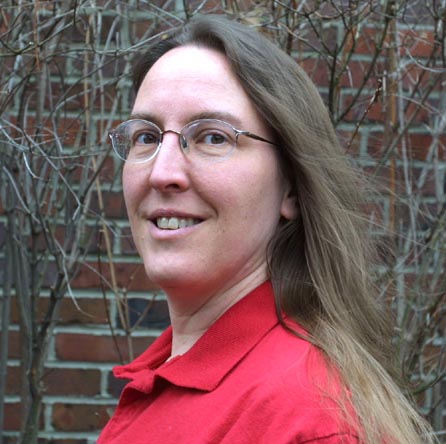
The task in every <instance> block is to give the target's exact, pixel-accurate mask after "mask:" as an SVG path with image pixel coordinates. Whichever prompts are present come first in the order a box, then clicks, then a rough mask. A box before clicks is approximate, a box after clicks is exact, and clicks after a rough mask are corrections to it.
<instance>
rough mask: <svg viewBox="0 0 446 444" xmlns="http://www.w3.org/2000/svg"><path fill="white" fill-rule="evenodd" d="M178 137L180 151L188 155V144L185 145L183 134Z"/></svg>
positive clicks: (185, 140)
mask: <svg viewBox="0 0 446 444" xmlns="http://www.w3.org/2000/svg"><path fill="white" fill-rule="evenodd" d="M179 136H180V146H181V149H182V150H183V151H184V152H185V153H188V152H189V144H188V143H187V139H186V137H184V135H183V134H180V135H179Z"/></svg>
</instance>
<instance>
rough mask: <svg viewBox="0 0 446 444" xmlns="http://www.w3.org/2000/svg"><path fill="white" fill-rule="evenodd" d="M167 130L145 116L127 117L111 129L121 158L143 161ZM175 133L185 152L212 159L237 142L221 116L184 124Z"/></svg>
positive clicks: (153, 150) (150, 155) (192, 155)
mask: <svg viewBox="0 0 446 444" xmlns="http://www.w3.org/2000/svg"><path fill="white" fill-rule="evenodd" d="M169 132H174V131H172V130H166V131H164V132H163V131H161V130H160V129H159V128H158V127H157V126H156V125H155V124H153V123H151V122H148V121H146V120H139V119H135V120H129V121H127V122H124V123H122V124H121V125H120V126H118V128H116V130H115V131H114V132H113V133H112V141H113V146H114V148H115V150H116V152H117V154H118V155H119V157H121V158H122V159H124V160H127V161H129V162H143V161H147V160H150V159H151V158H152V157H154V156H155V155H156V153H157V151H158V149H159V148H160V145H161V143H162V141H163V138H164V137H165V135H166V134H167V133H169ZM175 133H176V132H175ZM176 134H178V133H176ZM178 137H179V138H180V146H181V148H182V149H183V151H185V152H186V153H187V154H188V156H191V157H194V156H198V157H201V158H208V159H212V158H221V157H225V156H227V155H228V154H230V152H231V151H232V149H233V148H234V146H235V144H236V139H237V133H236V131H235V130H234V128H233V127H232V126H231V125H230V124H228V123H226V122H223V121H221V120H215V119H201V120H197V121H194V122H191V123H189V124H187V125H186V126H185V127H184V128H183V129H182V130H181V133H180V134H179V135H178Z"/></svg>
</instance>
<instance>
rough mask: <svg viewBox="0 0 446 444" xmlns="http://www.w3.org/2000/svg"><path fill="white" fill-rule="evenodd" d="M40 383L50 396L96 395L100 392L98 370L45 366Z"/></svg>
mask: <svg viewBox="0 0 446 444" xmlns="http://www.w3.org/2000/svg"><path fill="white" fill-rule="evenodd" d="M42 384H43V386H44V388H45V394H46V395H51V396H70V395H73V396H89V397H92V396H98V395H100V393H101V387H100V384H101V373H100V371H99V370H89V369H88V370H87V369H70V368H47V369H45V373H44V377H43V379H42Z"/></svg>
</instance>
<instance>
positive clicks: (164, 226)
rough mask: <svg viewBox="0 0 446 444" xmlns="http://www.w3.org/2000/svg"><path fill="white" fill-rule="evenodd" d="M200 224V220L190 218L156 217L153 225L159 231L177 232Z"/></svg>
mask: <svg viewBox="0 0 446 444" xmlns="http://www.w3.org/2000/svg"><path fill="white" fill-rule="evenodd" d="M200 222H202V221H201V220H200V219H195V218H192V217H157V218H156V219H154V220H153V223H154V224H155V225H156V226H157V227H158V228H160V229H161V230H179V229H180V228H188V227H192V226H194V225H197V224H199V223H200Z"/></svg>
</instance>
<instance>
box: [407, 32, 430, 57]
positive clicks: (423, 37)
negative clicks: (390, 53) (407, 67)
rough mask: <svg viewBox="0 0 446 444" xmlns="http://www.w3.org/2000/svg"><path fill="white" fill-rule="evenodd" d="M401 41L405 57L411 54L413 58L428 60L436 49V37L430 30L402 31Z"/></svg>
mask: <svg viewBox="0 0 446 444" xmlns="http://www.w3.org/2000/svg"><path fill="white" fill-rule="evenodd" d="M399 39H400V41H401V53H402V55H403V56H404V55H406V53H410V55H411V56H412V57H426V58H428V57H429V56H431V54H432V51H433V49H434V43H435V37H434V33H433V32H432V31H430V30H422V31H421V30H420V31H415V30H414V29H400V30H399Z"/></svg>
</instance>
